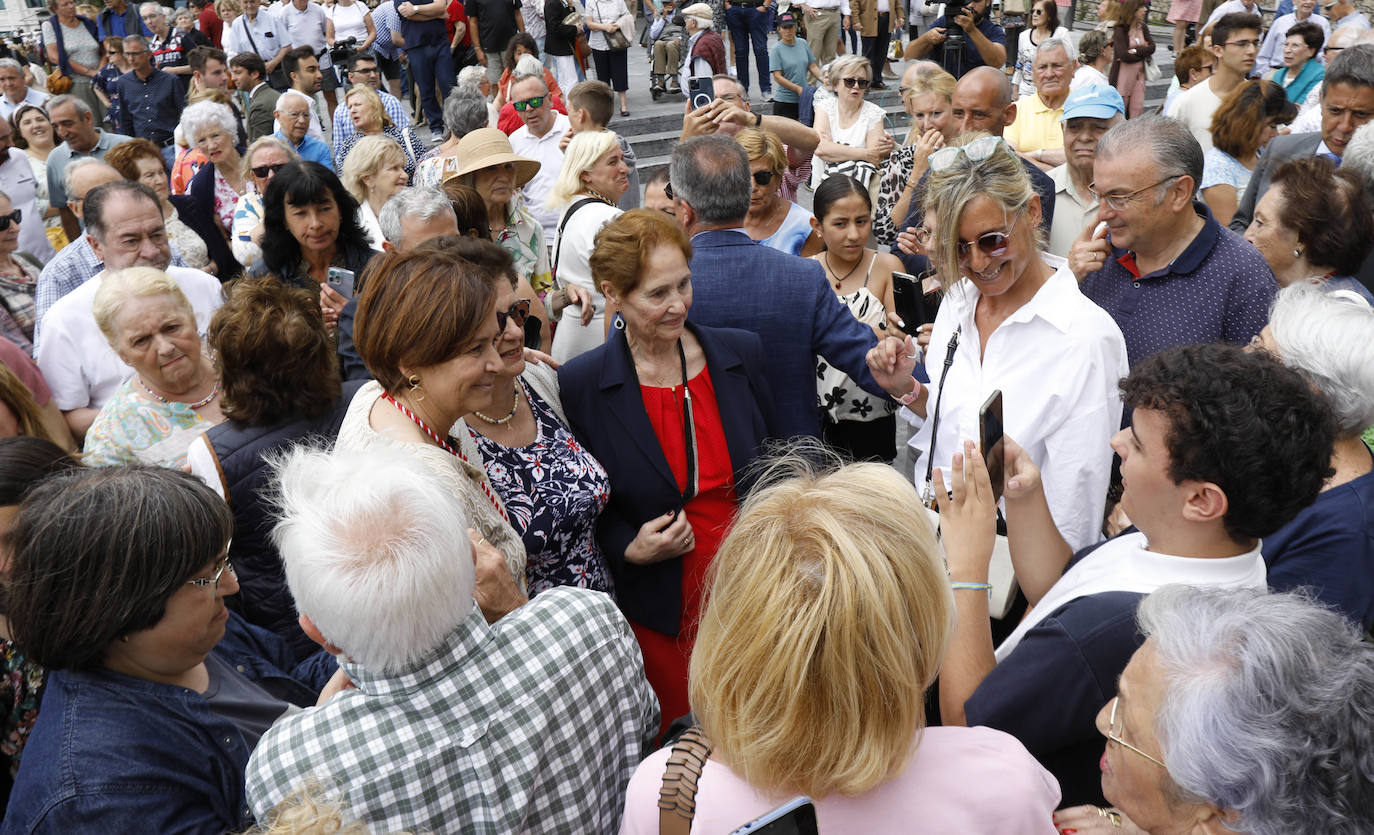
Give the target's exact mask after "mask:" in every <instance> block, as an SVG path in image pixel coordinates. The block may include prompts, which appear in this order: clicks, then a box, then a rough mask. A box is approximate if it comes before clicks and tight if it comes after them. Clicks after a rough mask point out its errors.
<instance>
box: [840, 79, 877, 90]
mask: <svg viewBox="0 0 1374 835" xmlns="http://www.w3.org/2000/svg"><path fill="white" fill-rule="evenodd" d="M840 80H841V81H843V82H844V86H846V87H848V88H849V89H851V90H853V89H854V88H855V87H858V88H859V89H860V90H867V89H868V85H869V84H871V83H872V82H870V81H869V80H868V79H867V78H842V79H840Z"/></svg>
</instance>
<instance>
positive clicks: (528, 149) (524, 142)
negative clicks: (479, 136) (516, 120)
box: [510, 112, 572, 242]
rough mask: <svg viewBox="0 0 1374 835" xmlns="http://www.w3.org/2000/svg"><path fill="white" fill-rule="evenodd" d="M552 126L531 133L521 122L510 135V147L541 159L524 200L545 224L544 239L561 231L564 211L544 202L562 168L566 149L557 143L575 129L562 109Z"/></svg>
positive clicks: (542, 223)
mask: <svg viewBox="0 0 1374 835" xmlns="http://www.w3.org/2000/svg"><path fill="white" fill-rule="evenodd" d="M553 116H554V119H553V127H551V128H549V132H548V133H546V134H544V135H543V136H535V135H534V134H532V133H530V129H529V127H528V126H526V125H521V126H520V129H519V130H517V131H516V132H515V133H512V134H511V135H510V145H511V149H512V150H513V151H515V153H517V154H519V155H520V156H522V157H529V158H530V159H534V160H538V161H539V173H537V174H535V175H534V177H533V178H532V179H531V180H530V181H529V182H528V183H525V189H524V191H525V202H526V205H527V207H528V208H529V211H530V214H532V215H534V219H535V220H537V221H539V225H540V226H543V227H544V240H545V241H546V242H547V241H552V240H553V239H554V237H555V234H554V233H555V232H557V231H558V218H559V216H560V215H561V214H562V211H561V207H559V208H554V209H550V208H548V207H547V206H545V205H544V201H545V200H547V199H548V198H549V193H550V192H551V191H553V184H554V182H555V181H556V180H557V179H558V172H559V171H561V170H563V152H562V151H561V150H560V149H559V147H558V143H559V142H560V141H562V139H563V134H565V133H567V132H568V131H569V130H571V129H572V123H571V122H569V121H568V117H567V116H565V115H564V114H562V113H557V112H555V113H554V114H553Z"/></svg>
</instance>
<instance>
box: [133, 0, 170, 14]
mask: <svg viewBox="0 0 1374 835" xmlns="http://www.w3.org/2000/svg"><path fill="white" fill-rule="evenodd" d="M148 12H157V13H158V14H160V15H162V16H163V17H166V16H167V9H166V8H164V7H163V5H162V4H161V3H157V2H155V1H154V0H148V2H147V3H140V4H139V5H138V16H139V17H143V16H144V15H145V14H147V13H148Z"/></svg>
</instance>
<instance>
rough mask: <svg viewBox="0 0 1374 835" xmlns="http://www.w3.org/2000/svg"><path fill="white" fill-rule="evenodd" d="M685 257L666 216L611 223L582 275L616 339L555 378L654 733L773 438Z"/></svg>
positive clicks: (681, 698)
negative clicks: (595, 465)
mask: <svg viewBox="0 0 1374 835" xmlns="http://www.w3.org/2000/svg"><path fill="white" fill-rule="evenodd" d="M865 66H867V65H865ZM691 255H692V246H691V244H689V243H688V242H687V236H686V234H685V233H684V232H683V231H682V228H681V227H679V226H678V225H677V224H676V223H674V222H673V221H672V220H670V219H669V218H667V217H665V216H664V215H663V213H662V212H657V211H652V210H648V209H635V210H633V211H629V212H625V213H624V214H622V215H620V216H619V217H617V218H616V219H614V220H612V221H611V222H610V223H608V224H607V225H606V226H605V228H603V229H602V230H601V232H600V234H598V235H597V237H596V249H595V250H593V252H592V255H591V260H590V266H591V274H592V275H595V276H596V277H597V278H599V279H600V281H601V287H600V289H601V292H602V293H603V294H605V296H606V298H607V300H608V301H610V302H611V303H612V304H614V305H616V307H617V309H618V310H619V312H620V315H621V318H622V320H623V322H624V326H623V327H620V326H617V327H616V328H613V329H612V330H611V332H610V336H609V337H608V338H607V339H606V342H605V343H604V344H602V345H600V346H598V347H596V348H593V349H591V350H590V351H587V352H586V353H583V354H580V355H579V356H577V357H574V358H573V359H572V360H570V361H569V362H568V363H567V364H566V365H564V366H563V367H562V368H560V369H559V371H558V382H559V389H560V391H561V393H562V397H563V410H564V413H565V414H566V415H567V418H568V425H569V426H570V427H571V428H572V431H573V435H574V436H575V437H576V438H577V440H579V441H580V442H581V443H582V445H583V446H585V447H586V448H587V450H588V451H589V452H590V453H591V454H592V456H594V457H595V458H596V460H598V461H600V462H601V465H602V466H603V467H604V468H605V470H606V473H607V474H608V475H609V476H610V481H611V494H610V499H609V501H608V502H607V505H606V508H605V510H604V511H602V513H601V517H600V519H599V520H598V522H597V540H598V542H599V543H600V545H601V551H602V553H603V554H605V556H606V559H607V561H608V562H609V563H610V565H611V570H612V574H613V575H614V579H615V588H616V594H617V602H618V603H619V604H620V608H621V609H622V610H623V611H624V612H625V616H626V618H628V619H629V621H630V626H631V627H632V628H633V629H634V633H635V637H636V639H638V641H639V646H640V649H641V650H642V651H643V653H644V666H645V671H646V673H647V675H648V678H649V683H650V684H651V685H653V688H654V692H655V693H657V694H658V699H659V704H660V705H661V708H662V709H661V712H660V715H661V716H662V720H663V727H664V728H666V727H667V726H668V723H670V722H672V721H673V719H675V718H677V717H679V716H681V715H683V714H684V713H687V711H688V710H689V709H690V708H689V706H688V703H687V660H688V658H689V657H690V656H691V651H692V641H693V639H694V637H695V635H696V620H697V613H698V611H699V610H700V604H701V600H702V598H703V593H704V590H705V575H706V570H707V568H708V567H709V566H710V564H711V561H712V559H714V556H715V552H716V548H717V546H718V545H719V543H720V540H721V539H722V538H723V537H724V535H725V532H726V531H727V530H728V529H729V527H730V522H731V520H732V519H733V518H734V515H735V507H736V505H737V504H738V502H739V499H740V497H741V496H743V495H746V494H747V493H748V492H749V488H750V485H751V484H752V481H753V479H752V478H751V477H750V475H749V473H748V469H749V466H750V464H751V463H753V461H754V459H755V458H757V457H758V456H759V454H760V452H761V450H762V447H763V441H764V439H765V438H768V437H777V436H778V430H777V420H776V418H775V417H774V415H773V397H772V393H771V391H770V390H769V387H768V382H767V379H766V377H765V375H766V374H767V370H768V369H767V364H766V362H765V360H764V352H763V343H762V341H761V340H760V339H759V337H758V336H757V335H756V334H753V333H748V332H746V331H740V330H733V329H728V328H707V327H702V326H699V325H695V324H691V323H689V322H688V321H687V314H688V313H689V312H690V311H691V309H692V272H691V268H690V267H689V266H688V263H689V261H690V260H691Z"/></svg>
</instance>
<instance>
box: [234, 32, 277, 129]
mask: <svg viewBox="0 0 1374 835" xmlns="http://www.w3.org/2000/svg"><path fill="white" fill-rule="evenodd" d="M229 74H230V77H232V78H233V80H234V89H236V90H238V91H239V93H241V94H242V95H244V96H246V97H247V99H248V106H247V107H245V108H244V119H243V121H244V127H245V128H246V129H247V131H248V141H249V142H250V143H252V142H256V141H257V140H258V139H260V138H261V137H264V136H267V135H269V134H271V133H272V122H273V121H274V119H275V113H276V110H277V99H278V98H279V97H280V95H281V94H280V93H278V92H277V91H276V90H274V89H272V85H270V84H268V83H267V65H266V64H265V63H263V60H262V57H261V56H259V55H258V54H257V53H256V52H240V53H239V54H238V55H235V56H234V57H233V58H230V59H229Z"/></svg>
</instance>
